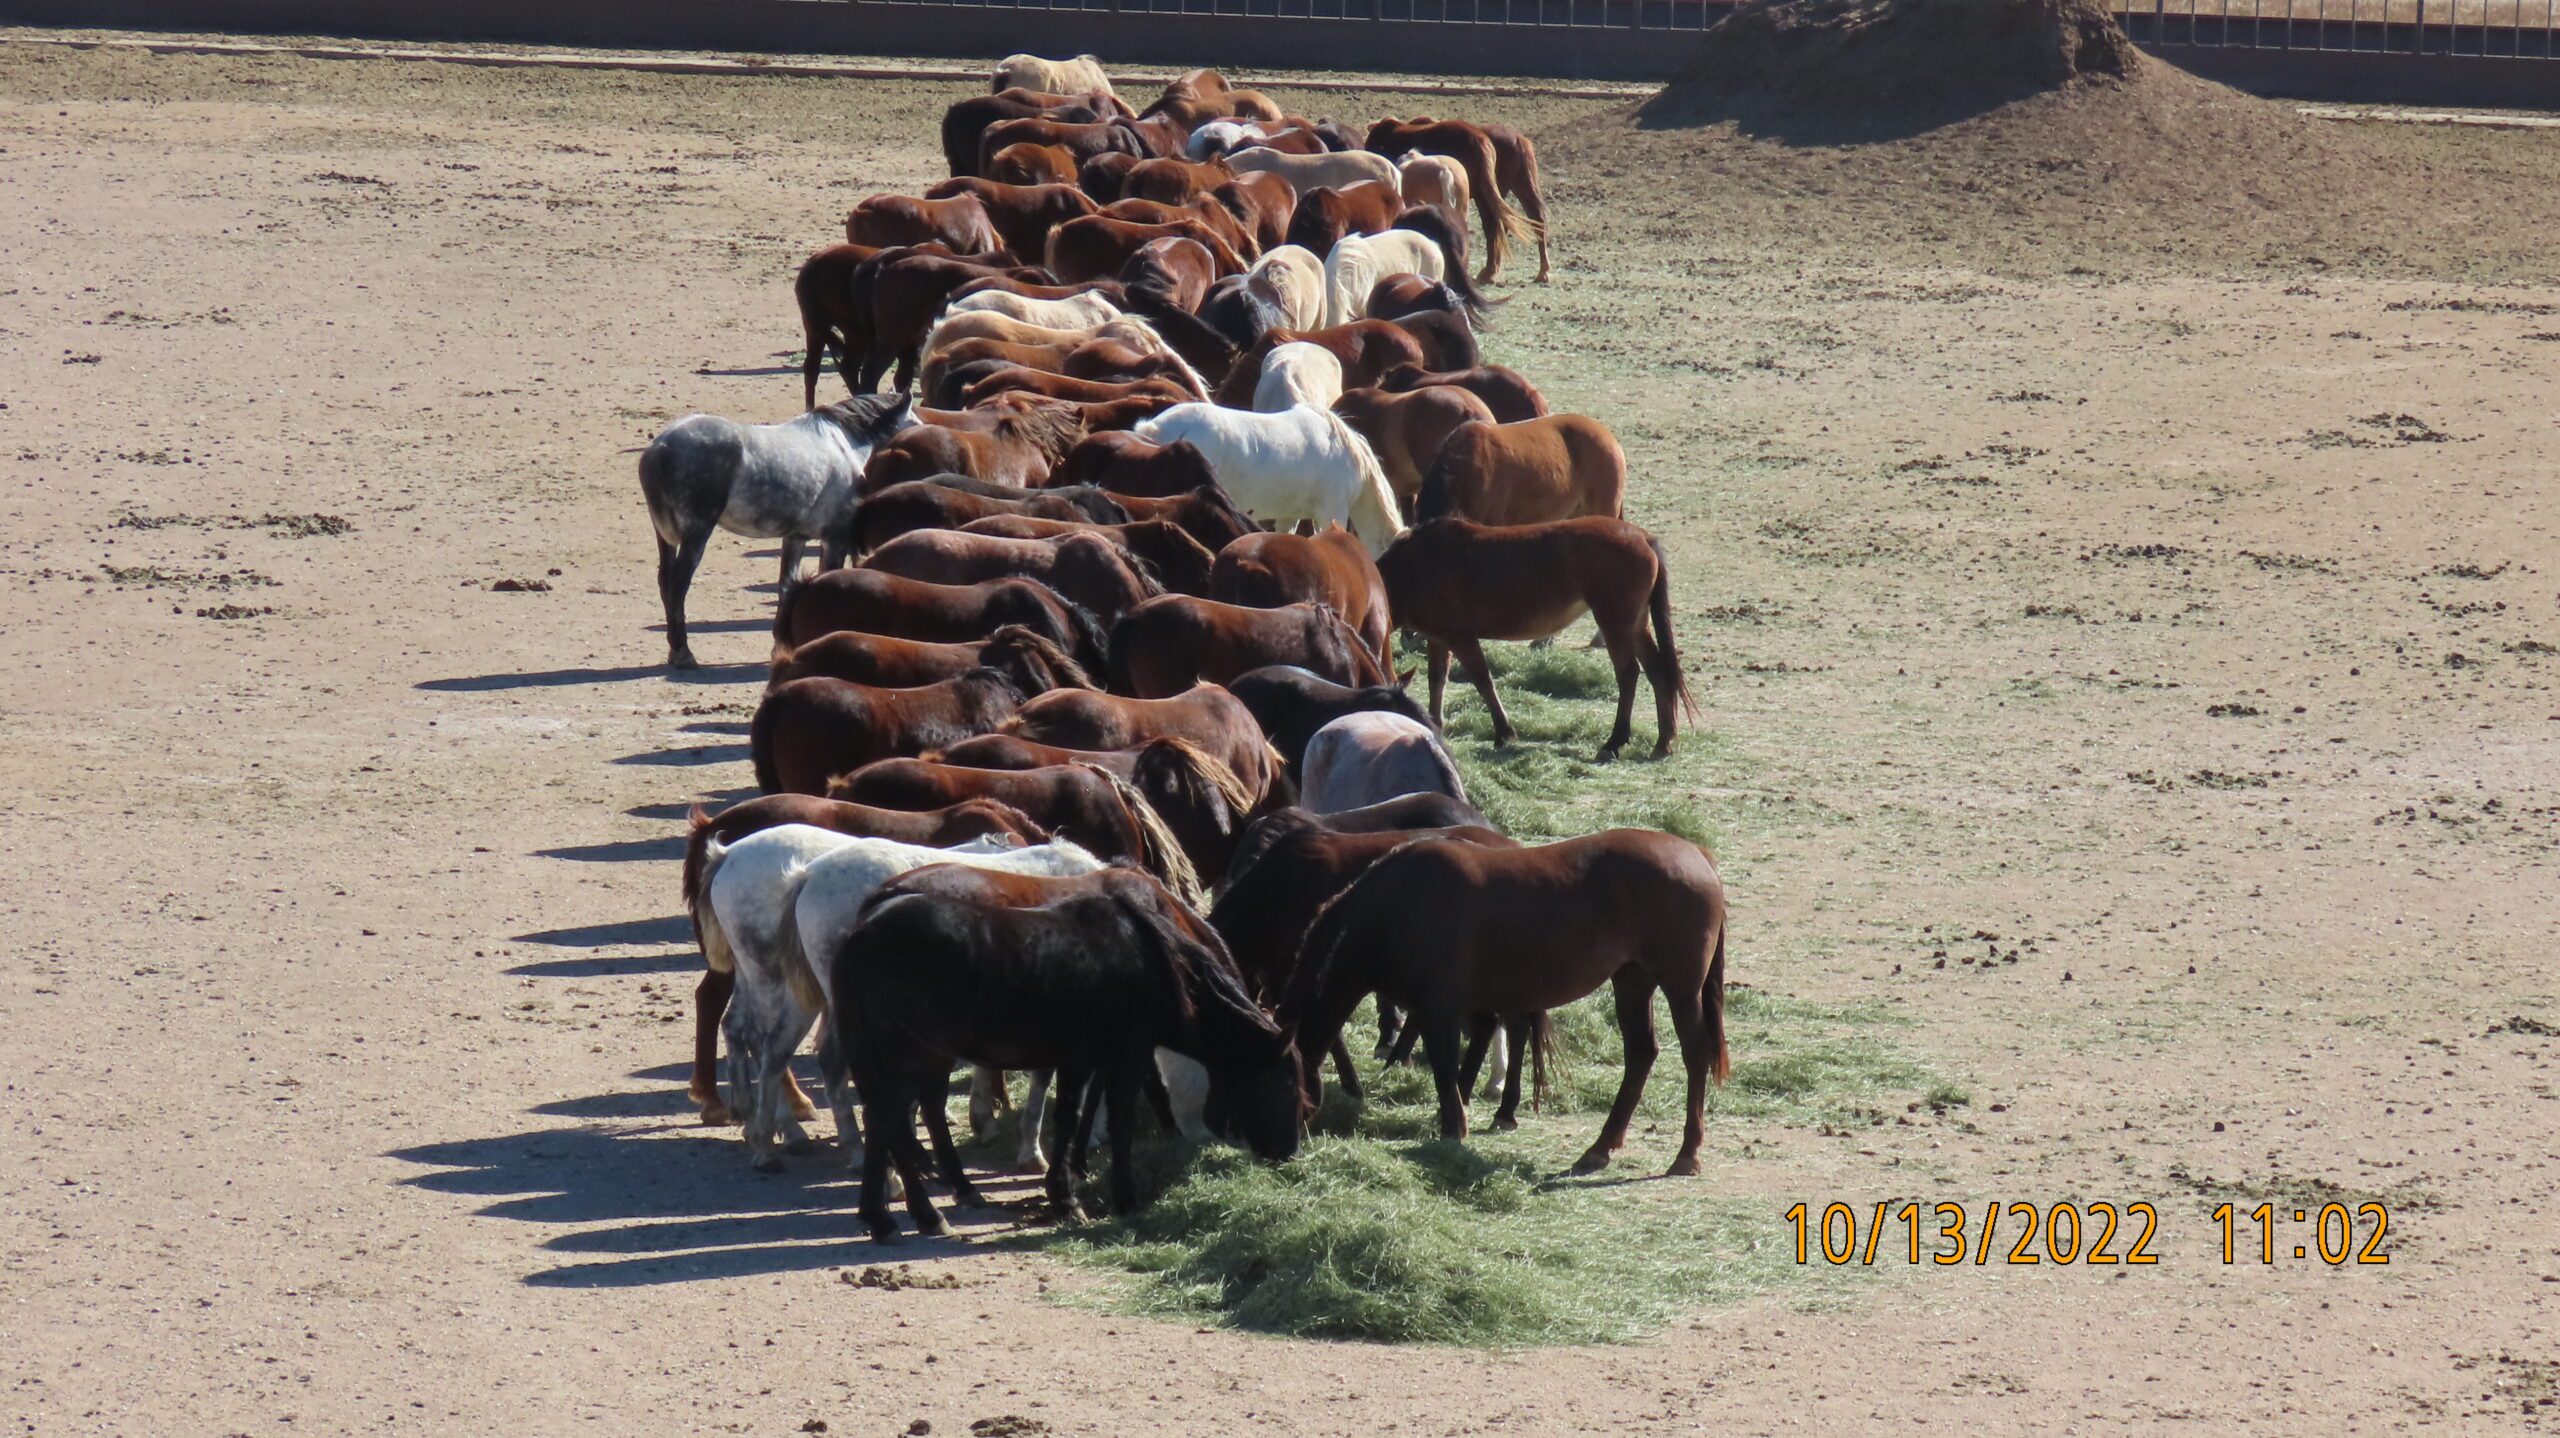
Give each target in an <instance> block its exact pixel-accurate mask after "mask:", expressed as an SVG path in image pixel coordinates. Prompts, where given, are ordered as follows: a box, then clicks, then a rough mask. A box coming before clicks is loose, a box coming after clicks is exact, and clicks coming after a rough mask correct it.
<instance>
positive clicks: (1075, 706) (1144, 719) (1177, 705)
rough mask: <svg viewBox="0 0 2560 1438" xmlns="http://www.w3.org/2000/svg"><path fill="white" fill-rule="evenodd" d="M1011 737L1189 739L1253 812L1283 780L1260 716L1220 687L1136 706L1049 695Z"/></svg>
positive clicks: (1034, 704) (1080, 745)
mask: <svg viewBox="0 0 2560 1438" xmlns="http://www.w3.org/2000/svg"><path fill="white" fill-rule="evenodd" d="M997 727H998V728H999V729H1001V730H1002V731H1003V732H1004V733H1007V734H1011V735H1015V736H1017V737H1019V738H1023V739H1029V740H1032V741H1034V742H1037V743H1042V744H1055V745H1057V746H1059V747H1060V748H1064V749H1134V748H1136V747H1138V746H1139V745H1141V744H1144V743H1146V742H1147V741H1148V740H1151V739H1181V740H1184V741H1186V742H1188V743H1190V744H1192V745H1194V746H1196V747H1197V748H1199V749H1200V750H1201V751H1202V752H1204V753H1206V754H1208V755H1209V756H1210V757H1211V758H1213V759H1215V760H1217V761H1218V762H1219V763H1220V764H1223V765H1225V766H1226V768H1227V770H1228V771H1229V772H1230V773H1232V774H1233V775H1234V776H1235V777H1236V779H1237V780H1238V781H1240V782H1241V783H1242V784H1243V786H1244V795H1243V798H1242V800H1241V801H1240V805H1239V807H1242V808H1245V809H1251V808H1252V807H1253V806H1255V805H1257V804H1259V803H1261V802H1262V800H1263V797H1264V796H1265V795H1267V794H1269V793H1270V792H1271V790H1272V788H1273V786H1274V785H1277V784H1279V783H1280V782H1281V781H1282V770H1283V766H1282V762H1281V756H1280V754H1279V751H1277V750H1275V749H1274V748H1272V747H1271V742H1270V741H1269V740H1267V739H1265V738H1264V737H1263V734H1262V726H1261V725H1260V724H1258V723H1256V722H1255V721H1254V713H1253V711H1252V710H1251V709H1248V708H1246V707H1245V706H1244V704H1243V703H1242V702H1241V701H1239V700H1238V699H1237V698H1236V696H1234V695H1233V694H1230V693H1228V692H1227V691H1226V690H1225V689H1223V688H1220V687H1219V686H1218V685H1215V684H1200V685H1195V686H1193V687H1192V688H1190V689H1187V690H1185V691H1183V692H1182V693H1180V694H1176V695H1173V696H1172V697H1170V698H1165V699H1130V698H1126V697H1124V696H1122V695H1118V694H1104V693H1100V692H1097V691H1093V690H1083V691H1078V692H1075V693H1069V692H1067V691H1064V690H1060V691H1058V692H1056V693H1052V694H1043V695H1041V696H1039V697H1038V698H1036V699H1033V700H1032V701H1030V702H1029V703H1027V704H1026V705H1024V706H1023V707H1022V708H1021V709H1019V710H1017V711H1016V712H1015V713H1014V714H1013V715H1012V716H1011V718H1010V719H1008V720H1007V721H1006V722H1005V723H1003V724H1001V725H999V726H997Z"/></svg>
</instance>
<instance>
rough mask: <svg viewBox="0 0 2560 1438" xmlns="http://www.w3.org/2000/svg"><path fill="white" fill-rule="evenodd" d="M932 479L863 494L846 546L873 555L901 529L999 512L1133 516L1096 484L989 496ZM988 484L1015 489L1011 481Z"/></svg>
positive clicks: (1095, 519) (1113, 520) (954, 523)
mask: <svg viewBox="0 0 2560 1438" xmlns="http://www.w3.org/2000/svg"><path fill="white" fill-rule="evenodd" d="M944 477H945V476H940V475H937V476H935V477H934V478H932V479H914V480H908V481H906V482H905V483H903V484H893V485H890V486H888V487H887V488H885V489H877V490H873V491H872V492H871V493H869V494H867V495H865V496H863V499H862V502H861V503H860V504H859V505H857V506H856V507H855V508H854V511H853V521H852V523H851V525H850V526H848V528H847V530H846V532H845V535H844V539H843V546H844V549H845V552H846V553H848V554H852V555H857V556H858V555H864V554H869V553H870V552H871V551H872V550H875V549H877V548H879V547H880V546H881V545H884V544H886V543H888V542H889V541H890V540H893V539H895V538H897V537H898V536H899V535H901V534H906V533H910V532H912V531H914V530H919V529H958V528H960V527H961V526H963V525H966V524H969V523H971V522H973V521H975V520H981V519H989V518H993V517H995V516H997V515H1025V516H1031V517H1036V518H1040V519H1056V520H1080V521H1083V522H1086V523H1090V524H1119V523H1123V522H1125V521H1126V520H1127V519H1128V518H1129V511H1128V510H1127V509H1124V508H1122V507H1121V505H1120V502H1119V501H1118V500H1115V499H1113V498H1112V497H1111V496H1110V495H1108V494H1105V493H1104V492H1102V491H1101V490H1098V489H1093V488H1089V487H1088V488H1076V489H1035V490H1029V491H1018V492H1017V493H1015V494H1008V495H1001V496H998V495H990V494H985V493H981V492H979V491H978V490H976V489H975V488H962V487H960V486H958V485H952V484H944V483H940V482H939V481H940V480H941V479H943V478H944ZM989 487H990V488H1004V489H1011V488H1013V486H1010V485H990V486H989Z"/></svg>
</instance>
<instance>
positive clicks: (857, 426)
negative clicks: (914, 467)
mask: <svg viewBox="0 0 2560 1438" xmlns="http://www.w3.org/2000/svg"><path fill="white" fill-rule="evenodd" d="M914 402H915V396H913V395H911V394H906V393H903V392H902V393H897V394H858V395H855V396H854V397H853V398H851V399H840V400H837V401H836V402H835V403H834V404H822V405H820V406H818V408H817V409H816V410H815V411H813V413H817V414H822V415H825V416H826V417H827V418H828V419H829V420H830V421H832V422H833V423H834V424H835V426H836V427H837V428H838V429H841V430H843V431H844V432H845V434H846V435H847V436H849V437H851V438H854V439H868V438H870V437H871V436H872V435H873V434H875V433H877V432H878V431H879V430H880V428H881V426H883V425H884V424H887V423H888V422H890V421H892V420H895V419H896V418H897V417H898V415H899V414H900V413H901V412H903V411H904V410H905V409H906V408H907V406H908V405H910V404H913V403H914Z"/></svg>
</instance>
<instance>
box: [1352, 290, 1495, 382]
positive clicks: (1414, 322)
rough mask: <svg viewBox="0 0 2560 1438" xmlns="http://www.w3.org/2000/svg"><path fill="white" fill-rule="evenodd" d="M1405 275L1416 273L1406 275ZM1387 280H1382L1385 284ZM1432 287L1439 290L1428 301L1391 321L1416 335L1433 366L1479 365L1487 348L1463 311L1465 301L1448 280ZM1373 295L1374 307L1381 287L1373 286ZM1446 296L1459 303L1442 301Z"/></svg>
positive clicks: (1462, 367) (1425, 360) (1427, 362)
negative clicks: (1478, 340) (1374, 288)
mask: <svg viewBox="0 0 2560 1438" xmlns="http://www.w3.org/2000/svg"><path fill="white" fill-rule="evenodd" d="M1401 278H1405V279H1412V278H1415V277H1414V276H1411V275H1406V276H1402V277H1401ZM1385 283H1386V282H1381V288H1383V287H1384V284H1385ZM1431 288H1432V289H1433V290H1435V291H1437V292H1438V293H1437V294H1436V295H1434V296H1433V297H1432V300H1431V302H1430V303H1429V304H1428V305H1425V306H1422V307H1419V308H1417V309H1415V310H1413V311H1412V312H1410V313H1407V314H1400V315H1396V316H1394V317H1393V318H1392V319H1391V320H1390V323H1392V324H1394V325H1395V327H1396V328H1398V329H1400V330H1403V331H1404V332H1405V333H1406V334H1409V335H1411V336H1413V338H1414V342H1415V343H1416V344H1419V345H1420V346H1421V347H1422V362H1423V364H1424V365H1426V366H1428V367H1429V368H1431V369H1435V370H1466V369H1473V368H1475V367H1476V364H1477V362H1478V361H1479V360H1482V359H1483V358H1484V351H1483V349H1482V348H1481V347H1480V346H1478V345H1477V343H1476V332H1475V327H1474V326H1473V325H1471V324H1469V323H1468V322H1467V320H1466V318H1465V315H1464V313H1463V312H1462V309H1461V306H1463V305H1464V303H1465V302H1464V301H1463V300H1458V296H1457V294H1456V293H1455V292H1454V291H1452V290H1450V288H1449V287H1448V286H1447V285H1445V284H1435V285H1433V286H1431ZM1369 298H1370V301H1371V305H1372V307H1373V308H1374V307H1375V304H1376V300H1377V291H1375V290H1372V291H1371V292H1370V296H1369ZM1443 299H1447V300H1452V301H1457V303H1456V304H1454V305H1444V304H1442V303H1440V301H1441V300H1443ZM1369 318H1371V319H1376V318H1379V316H1377V315H1374V314H1372V315H1370V316H1369Z"/></svg>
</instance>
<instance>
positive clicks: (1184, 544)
mask: <svg viewBox="0 0 2560 1438" xmlns="http://www.w3.org/2000/svg"><path fill="white" fill-rule="evenodd" d="M1097 492H1098V491H1097ZM960 532H961V533H962V534H992V535H995V536H997V537H998V538H1002V539H1063V538H1065V537H1066V536H1068V535H1070V534H1098V535H1101V536H1102V537H1103V538H1105V539H1108V540H1110V541H1111V542H1112V543H1114V544H1116V545H1119V546H1120V549H1121V552H1122V553H1124V554H1127V555H1128V556H1129V557H1130V558H1132V559H1135V560H1137V561H1138V562H1139V563H1140V564H1142V565H1144V566H1145V567H1146V570H1147V572H1148V573H1150V574H1153V575H1154V576H1155V579H1156V582H1157V583H1159V584H1162V585H1163V586H1164V587H1165V589H1166V591H1167V592H1169V593H1173V594H1205V593H1207V592H1208V589H1209V570H1210V567H1211V566H1212V565H1213V564H1214V563H1215V562H1216V560H1217V556H1216V555H1214V554H1212V553H1211V552H1210V551H1209V548H1208V546H1206V545H1204V544H1202V543H1201V542H1200V541H1199V540H1197V539H1195V538H1193V537H1192V535H1191V531H1189V530H1187V529H1184V528H1183V527H1182V526H1181V525H1179V524H1176V523H1175V522H1173V521H1172V520H1169V519H1133V520H1129V521H1127V522H1125V523H1120V524H1096V523H1094V522H1092V521H1090V520H1082V519H1045V518H1040V517H1037V516H1033V515H1028V514H992V515H989V516H987V517H986V518H984V519H973V520H971V521H969V522H968V523H967V524H964V525H961V526H960Z"/></svg>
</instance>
